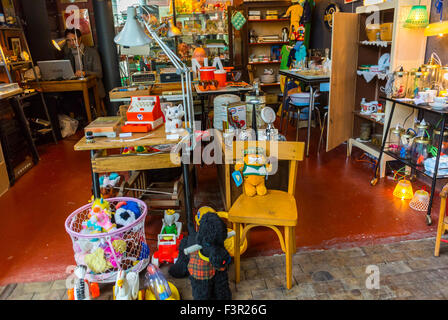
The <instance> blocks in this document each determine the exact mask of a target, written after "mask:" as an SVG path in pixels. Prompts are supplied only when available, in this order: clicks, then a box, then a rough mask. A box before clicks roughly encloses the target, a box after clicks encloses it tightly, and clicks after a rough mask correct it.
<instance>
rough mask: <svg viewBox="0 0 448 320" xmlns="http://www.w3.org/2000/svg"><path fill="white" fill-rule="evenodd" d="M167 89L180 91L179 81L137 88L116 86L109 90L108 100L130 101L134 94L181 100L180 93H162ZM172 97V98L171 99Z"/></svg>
mask: <svg viewBox="0 0 448 320" xmlns="http://www.w3.org/2000/svg"><path fill="white" fill-rule="evenodd" d="M167 91H182V84H181V83H180V82H173V83H154V84H151V85H147V86H144V88H143V89H141V90H139V89H136V90H132V91H130V90H127V87H117V88H113V89H112V90H111V91H109V99H110V102H123V103H129V102H131V97H135V96H150V95H152V96H161V98H165V100H167V101H179V100H182V94H180V95H169V94H164V92H167ZM172 98H174V99H172Z"/></svg>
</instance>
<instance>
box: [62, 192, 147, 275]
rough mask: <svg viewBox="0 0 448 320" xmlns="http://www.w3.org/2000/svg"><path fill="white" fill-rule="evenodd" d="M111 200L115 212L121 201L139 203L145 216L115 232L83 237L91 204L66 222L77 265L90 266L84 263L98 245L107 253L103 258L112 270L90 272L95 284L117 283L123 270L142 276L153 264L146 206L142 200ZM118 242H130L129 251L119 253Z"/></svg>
mask: <svg viewBox="0 0 448 320" xmlns="http://www.w3.org/2000/svg"><path fill="white" fill-rule="evenodd" d="M107 201H108V202H109V203H110V207H111V208H112V209H115V206H116V205H117V204H118V203H119V202H122V201H134V202H136V203H138V206H139V208H140V212H141V215H140V217H139V218H138V219H137V220H136V221H134V222H133V223H132V224H129V225H128V226H125V227H122V228H117V230H115V231H113V232H108V233H95V234H83V233H81V231H82V222H83V221H85V220H87V219H88V214H89V210H90V208H91V206H92V204H91V203H89V204H86V205H85V206H82V207H81V208H79V209H77V210H75V211H74V212H73V213H71V214H70V215H69V216H68V218H67V220H66V221H65V230H66V231H67V233H68V234H69V235H70V237H71V239H72V243H73V251H74V253H75V261H76V264H77V265H81V264H86V263H85V262H84V259H85V257H86V255H91V254H92V253H94V252H96V250H97V249H98V246H100V247H101V248H102V250H103V252H107V255H106V254H105V255H103V257H105V260H106V261H109V263H110V265H112V267H109V268H108V269H107V270H104V271H103V272H101V273H95V272H94V271H92V270H90V272H89V273H88V274H87V275H86V278H87V280H88V281H91V282H98V283H110V282H115V281H116V278H117V273H118V271H119V270H120V269H121V270H125V271H128V270H129V271H134V272H137V273H138V272H140V271H141V270H143V269H144V268H146V266H147V265H148V263H149V257H150V252H149V247H148V245H147V243H146V238H145V218H146V213H147V207H146V204H145V203H144V202H143V201H141V200H139V199H135V198H128V197H117V198H109V199H107ZM114 240H124V241H125V242H126V250H125V251H123V252H121V253H120V252H118V251H116V250H115V249H114V245H113V241H114ZM121 243H123V242H121ZM100 252H101V251H100ZM108 259H109V260H108ZM89 269H90V268H89Z"/></svg>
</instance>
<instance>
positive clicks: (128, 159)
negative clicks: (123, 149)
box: [92, 153, 180, 173]
mask: <svg viewBox="0 0 448 320" xmlns="http://www.w3.org/2000/svg"><path fill="white" fill-rule="evenodd" d="M173 157H174V159H173V160H174V161H172V159H171V154H170V153H161V154H154V155H150V156H149V155H135V154H131V155H127V154H126V155H110V156H105V157H101V156H98V157H96V158H94V159H93V160H92V169H93V171H94V172H96V173H104V172H117V171H118V172H120V171H134V170H150V169H163V168H174V167H180V157H179V156H178V155H173Z"/></svg>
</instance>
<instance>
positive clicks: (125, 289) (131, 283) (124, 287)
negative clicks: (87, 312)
mask: <svg viewBox="0 0 448 320" xmlns="http://www.w3.org/2000/svg"><path fill="white" fill-rule="evenodd" d="M139 286H140V281H139V278H138V274H137V273H136V272H133V271H129V272H128V274H126V271H124V270H120V271H118V275H117V282H115V286H114V288H113V292H114V300H137V298H138V291H139Z"/></svg>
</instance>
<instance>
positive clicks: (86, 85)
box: [30, 75, 104, 122]
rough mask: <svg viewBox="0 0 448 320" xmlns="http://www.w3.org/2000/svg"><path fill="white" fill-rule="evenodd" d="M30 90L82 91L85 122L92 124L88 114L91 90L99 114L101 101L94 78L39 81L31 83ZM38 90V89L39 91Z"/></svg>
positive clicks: (52, 91) (48, 91)
mask: <svg viewBox="0 0 448 320" xmlns="http://www.w3.org/2000/svg"><path fill="white" fill-rule="evenodd" d="M30 86H31V88H33V89H36V90H42V92H44V93H54V92H68V91H82V94H83V97H84V107H85V109H86V114H87V121H88V122H92V113H91V112H90V98H89V89H91V88H93V94H94V98H95V106H96V112H97V114H100V113H101V112H100V110H101V101H100V96H99V94H98V84H97V81H96V76H94V75H91V76H87V77H85V78H84V79H79V80H61V81H39V82H31V83H30ZM39 88H40V89H39ZM103 111H104V110H103Z"/></svg>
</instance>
